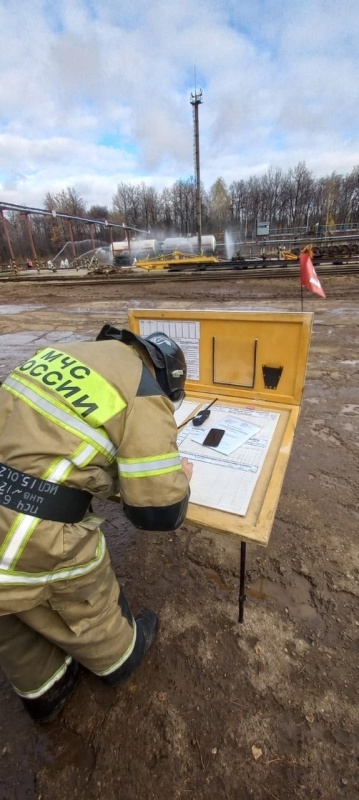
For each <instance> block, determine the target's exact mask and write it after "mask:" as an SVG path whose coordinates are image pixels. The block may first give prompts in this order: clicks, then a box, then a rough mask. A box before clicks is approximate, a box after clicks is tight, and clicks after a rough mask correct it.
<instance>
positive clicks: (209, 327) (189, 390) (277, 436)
mask: <svg viewBox="0 0 359 800" xmlns="http://www.w3.org/2000/svg"><path fill="white" fill-rule="evenodd" d="M312 321H313V314H311V313H286V312H283V313H282V312H269V313H267V312H260V311H248V312H247V311H245V312H242V311H223V312H222V311H203V310H202V311H195V310H191V311H185V310H167V309H166V310H164V309H161V310H160V309H137V310H130V311H129V322H130V328H131V330H132V331H134V332H135V333H138V334H140V335H141V336H148V335H149V334H150V333H152V332H154V331H162V332H163V333H165V334H167V335H168V336H170V337H171V338H172V339H174V340H175V341H177V343H178V344H179V345H180V347H181V348H182V349H183V352H184V354H185V356H186V361H187V367H188V374H187V381H186V401H185V403H186V402H187V405H188V404H189V403H191V404H192V405H191V408H190V413H189V415H188V419H189V420H191V419H192V417H193V416H194V415H195V414H196V413H197V412H198V411H199V410H200V409H203V408H205V407H206V406H207V405H209V404H210V403H211V402H212V401H213V400H215V403H214V404H213V406H212V408H211V417H210V419H209V420H208V422H207V423H206V425H207V426H209V427H210V426H211V424H214V425H215V426H216V425H218V427H220V426H221V419H224V418H225V419H226V421H228V418H230V417H231V413H232V412H233V413H232V416H233V417H235V416H236V415H237V417H238V419H239V420H241V419H242V420H246V421H247V423H248V422H250V423H252V422H254V423H255V424H257V426H258V427H257V433H256V434H255V435H254V436H253V437H252V443H253V440H256V443H257V445H258V447H253V446H252V443H250V445H249V449H248V445H247V447H246V446H245V445H243V447H245V450H243V447H240V448H239V449H237V450H236V452H235V454H233V455H232V454H229V455H222V456H221V454H220V452H219V453H218V452H217V453H216V455H215V456H214V460H213V459H212V456H213V450H211V451H210V450H209V449H208V448H205V447H203V444H201V443H200V444H196V442H194V441H193V439H194V438H195V434H194V433H193V432H194V431H195V430H196V429H195V428H194V427H193V422H191V421H189V422H188V425H187V426H186V427H184V425H185V422H183V424H182V425H180V426H179V427H180V431H182V436H183V435H185V441H181V436H180V437H179V450H180V452H181V453H182V454H183V455H186V456H188V457H189V458H191V460H193V461H194V477H193V479H192V482H191V498H192V500H191V502H190V503H189V507H188V514H187V519H188V521H189V522H190V523H194V524H195V525H199V526H201V527H206V528H209V529H211V530H214V531H218V532H221V533H227V534H230V535H232V536H237V537H238V538H239V540H240V542H241V566H240V598H239V605H240V613H239V619H240V621H241V622H242V621H243V607H244V606H243V604H244V600H245V593H244V589H245V556H246V543H247V542H255V543H256V544H260V545H263V546H267V545H268V542H269V537H270V533H271V530H272V526H273V522H274V517H275V513H276V508H277V505H278V501H279V497H280V492H281V487H282V484H283V480H284V475H285V471H286V467H287V464H288V460H289V455H290V451H291V447H292V443H293V438H294V432H295V428H296V425H297V422H298V418H299V413H300V408H301V401H302V394H303V388H304V383H305V374H306V367H307V360H308V353H309V345H310V337H311V329H312ZM188 407H189V405H188ZM185 409H186V406H185ZM212 420H214V422H213V423H212ZM218 420H219V421H218ZM268 421H269V422H268ZM258 422H259V425H258ZM267 423H268V425H269V429H270V430H269V429H268V431H267V432H266V424H267ZM197 431H198V428H197ZM258 431H259V432H258ZM186 434H187V437H186ZM262 434H263V438H262V439H261V436H262ZM223 441H224V439H223ZM261 446H262V450H261ZM218 447H221V445H218ZM207 455H208V457H207ZM244 456H245V457H244ZM208 462H210V463H208ZM242 462H243V463H242ZM251 473H252V474H251ZM203 476H206V480H207V478H208V481H209V492H208V494H209V499H208V504H206V500H205V499H203V498H205V497H206V486H205V485H203V480H202V483H201V479H202V478H203ZM211 481H212V491H211V488H210V484H211ZM246 482H247V483H248V486H247V487H246V492H247V495H246V496H244V497H243V498H241V497H240V492H241V486H242V485H243V486H245V484H246ZM251 482H252V483H251ZM196 483H197V485H196ZM221 484H222V486H223V485H224V484H225V486H226V490H225V491H222V492H221V490H220V487H221ZM231 492H232V495H233V496H232V495H231ZM244 494H245V492H244ZM196 495H197V496H198V497H200V503H198V502H197V503H196ZM216 497H217V501H216ZM223 498H224V499H223ZM212 503H213V506H216V507H211V504H212ZM217 503H218V505H217ZM218 506H219V507H218ZM232 507H233V509H235V510H234V511H233V510H231V509H232ZM241 508H243V509H244V513H243V511H241V510H239V509H241Z"/></svg>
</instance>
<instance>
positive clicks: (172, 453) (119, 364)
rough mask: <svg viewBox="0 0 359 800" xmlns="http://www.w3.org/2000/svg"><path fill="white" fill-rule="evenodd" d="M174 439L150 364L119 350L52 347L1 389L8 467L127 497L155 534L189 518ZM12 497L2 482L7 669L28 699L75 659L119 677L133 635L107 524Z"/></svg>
mask: <svg viewBox="0 0 359 800" xmlns="http://www.w3.org/2000/svg"><path fill="white" fill-rule="evenodd" d="M176 435H177V427H176V423H175V420H174V417H173V405H172V403H171V401H170V400H169V399H168V398H167V397H166V396H165V395H164V394H163V392H162V390H161V388H160V386H159V384H158V383H157V382H156V380H155V378H154V377H153V375H152V372H151V369H150V364H149V363H147V365H146V363H145V357H140V356H139V355H138V353H137V352H136V351H135V350H134V348H133V347H132V346H128V345H125V344H122V343H120V342H118V341H97V342H82V343H76V344H72V345H71V346H67V345H66V346H62V345H58V346H56V347H53V348H52V347H47V348H46V349H43V350H40V351H38V352H37V353H36V354H35V355H34V356H33V358H30V359H29V360H28V361H26V362H25V363H24V364H22V365H20V366H19V367H17V368H16V369H15V370H14V371H13V372H12V373H11V375H10V376H9V377H8V378H7V379H6V380H5V381H4V383H3V384H2V386H1V387H0V462H1V463H3V464H6V465H7V466H8V467H10V469H11V470H13V471H14V474H15V473H16V471H17V470H19V471H21V472H24V473H27V474H28V475H30V476H35V477H37V478H40V479H42V480H44V481H47V482H49V483H50V484H64V485H66V486H69V487H75V488H77V489H83V490H86V491H88V492H90V493H91V494H92V495H94V496H97V497H99V498H101V499H105V498H108V497H110V496H111V495H114V494H116V493H118V492H120V494H121V498H122V501H123V508H124V511H125V513H126V515H127V516H128V518H129V519H130V520H131V521H132V522H133V524H134V525H136V526H137V527H140V528H144V529H147V530H173V529H175V528H177V527H178V526H179V525H180V524H181V523H182V522H183V520H184V517H185V514H186V510H187V504H188V497H189V487H188V481H187V477H186V475H185V473H184V471H183V469H182V467H181V459H180V456H179V453H178V449H177V444H176ZM0 473H1V467H0ZM6 474H7V480H8V475H9V474H8V473H6ZM4 492H6V481H4V480H2V475H1V474H0V500H1V503H2V504H1V505H0V665H1V666H2V668H3V669H4V670H5V672H6V674H7V675H8V677H9V679H10V681H11V683H12V684H13V686H14V688H15V690H16V691H17V692H18V693H19V694H20V695H22V696H25V697H29V698H32V697H39V696H41V694H42V693H44V692H45V691H46V690H47V689H48V688H49V687H51V685H52V684H53V683H54V682H55V681H56V680H58V678H59V676H60V675H61V674H63V673H64V671H65V670H66V665H67V664H68V663H69V661H70V660H71V657H74V658H76V659H78V660H79V661H80V662H81V663H82V664H84V666H86V667H87V668H88V669H90V670H92V671H93V672H95V673H96V674H99V675H107V674H110V673H111V671H114V670H116V669H117V668H118V666H119V665H121V664H122V663H123V662H124V661H125V660H126V658H128V657H129V655H130V654H131V652H132V649H133V647H134V643H135V636H136V626H131V625H130V624H129V622H128V621H127V619H126V618H125V617H124V616H123V615H122V614H121V611H120V607H119V605H118V599H119V587H118V583H117V581H116V578H115V576H114V573H113V571H112V568H111V564H110V560H109V556H108V553H107V549H106V544H105V539H104V536H103V534H102V532H101V529H100V524H101V521H102V520H101V519H99V518H98V517H96V516H95V515H94V514H91V513H87V514H86V515H85V518H84V519H83V520H82V521H81V522H79V523H76V524H70V523H66V524H63V523H60V522H53V521H48V520H42V519H41V502H40V500H39V497H37V496H36V494H33V493H32V492H31V486H30V485H26V486H24V487H23V493H22V495H21V502H22V505H21V511H20V512H18V511H14V510H11V509H9V508H7V507H6V496H5V495H4Z"/></svg>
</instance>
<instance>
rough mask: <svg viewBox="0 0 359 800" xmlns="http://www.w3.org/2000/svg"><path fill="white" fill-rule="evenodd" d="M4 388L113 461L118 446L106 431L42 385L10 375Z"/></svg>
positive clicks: (3, 385)
mask: <svg viewBox="0 0 359 800" xmlns="http://www.w3.org/2000/svg"><path fill="white" fill-rule="evenodd" d="M1 388H2V389H6V391H8V392H10V394H13V395H14V396H15V397H17V398H18V399H19V400H22V401H23V402H24V403H26V404H27V405H28V406H30V408H33V409H34V410H35V411H37V412H38V413H39V414H41V415H42V416H43V417H45V418H46V419H48V420H50V422H53V423H55V425H58V426H59V427H61V428H65V430H67V431H68V432H69V433H72V434H73V435H74V436H77V438H80V439H81V441H83V440H85V441H87V442H88V444H89V445H91V446H92V447H96V449H97V450H98V452H100V453H102V454H103V455H104V456H105V457H106V458H107V459H108V460H109V461H113V459H114V455H115V453H116V447H115V446H114V445H113V444H112V442H111V440H110V438H109V436H108V435H107V433H106V431H104V430H103V429H101V430H98V429H94V428H92V427H91V425H89V424H88V423H87V422H84V421H83V420H82V419H79V417H77V416H76V415H75V414H74V413H73V412H72V411H71V409H69V408H66V406H65V405H62V404H61V403H59V402H58V401H57V400H54V399H53V398H51V399H50V398H49V396H48V395H47V394H46V392H44V391H43V390H42V389H40V387H39V388H38V387H36V388H35V386H33V385H32V384H31V383H30V382H29V381H27V380H26V378H24V377H21V378H20V377H17V378H14V377H12V376H10V377H9V378H7V379H6V381H4V383H3V384H2V387H1Z"/></svg>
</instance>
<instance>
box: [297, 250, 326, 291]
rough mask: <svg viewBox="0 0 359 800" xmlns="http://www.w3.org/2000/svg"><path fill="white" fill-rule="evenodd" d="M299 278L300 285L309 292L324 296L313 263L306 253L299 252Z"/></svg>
mask: <svg viewBox="0 0 359 800" xmlns="http://www.w3.org/2000/svg"><path fill="white" fill-rule="evenodd" d="M300 279H301V284H302V286H305V288H306V289H308V291H309V292H315V294H319V295H320V297H325V292H324V291H323V289H322V286H321V283H320V280H319V278H318V275H317V273H316V271H315V269H314V264H313V262H312V259H311V258H310V256H309V255H308V253H301V254H300Z"/></svg>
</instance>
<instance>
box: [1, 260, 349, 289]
mask: <svg viewBox="0 0 359 800" xmlns="http://www.w3.org/2000/svg"><path fill="white" fill-rule="evenodd" d="M315 268H316V272H317V274H318V276H321V275H323V276H331V277H340V276H346V275H359V261H355V262H351V263H350V264H343V265H337V264H335V265H334V264H329V263H328V264H325V263H324V264H319V265H316V267H315ZM129 273H130V274H129ZM254 277H255V278H259V279H260V280H271V279H274V278H280V279H281V280H283V279H284V280H285V279H288V278H298V277H299V265H298V264H296V265H293V266H285V267H283V266H281V267H278V266H277V265H276V266H273V267H271V266H270V265H269V264H268V262H267V264H266V266H265V267H263V266H262V265H261V264H260V265H259V266H258V267H250V268H247V269H238V268H237V269H236V268H230V269H228V268H223V267H221V268H219V269H218V268H214V267H213V268H212V267H211V268H207V269H206V270H202V269H198V268H197V269H194V270H186V271H183V272H170V271H169V270H161V271H159V270H154V271H152V272H147V271H143V272H142V271H140V270H138V271H132V270H131V271H130V270H129V271H128V273H127V272H126V273H125V272H122V273H121V274H116V273H113V274H111V273H109V274H97V275H93V274H92V275H89V274H86V275H81V274H79V273H77V274H76V275H66V274H63V273H62V274H60V275H58V274H53V273H50V274H47V273H46V274H43V275H31V274H28V273H26V274H25V275H9V274H2V275H1V273H0V282H4V283H5V282H6V283H7V282H13V283H31V284H35V285H36V284H42V285H43V284H44V283H48V284H50V285H53V284H59V283H60V284H63V285H66V286H79V285H81V286H93V285H100V284H103V283H106V284H107V283H111V284H129V283H135V284H144V283H150V284H154V283H162V282H163V281H165V282H171V283H187V282H198V281H200V282H201V283H205V282H206V281H209V280H210V281H221V282H223V281H227V280H231V281H233V280H238V281H241V280H249V279H251V278H254Z"/></svg>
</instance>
